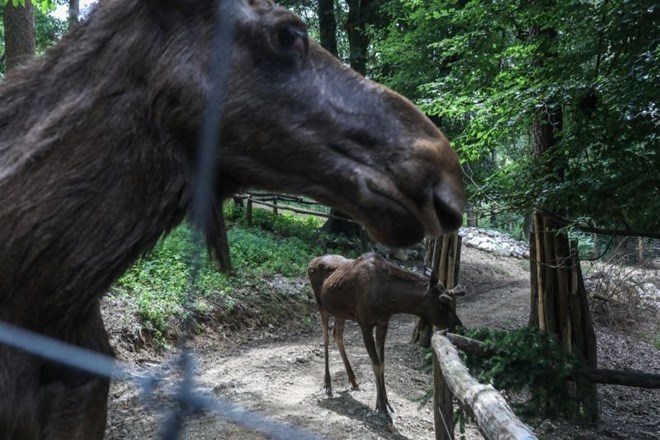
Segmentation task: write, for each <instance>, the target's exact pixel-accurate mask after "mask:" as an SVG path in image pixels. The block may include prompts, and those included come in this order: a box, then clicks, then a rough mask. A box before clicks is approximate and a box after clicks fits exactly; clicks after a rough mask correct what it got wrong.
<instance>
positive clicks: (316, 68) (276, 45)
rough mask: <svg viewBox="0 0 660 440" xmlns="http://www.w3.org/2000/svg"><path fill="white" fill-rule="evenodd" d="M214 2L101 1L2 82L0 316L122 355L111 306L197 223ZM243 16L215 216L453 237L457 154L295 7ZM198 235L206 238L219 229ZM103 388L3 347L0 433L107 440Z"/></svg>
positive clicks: (401, 238) (242, 5) (256, 3)
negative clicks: (305, 208)
mask: <svg viewBox="0 0 660 440" xmlns="http://www.w3.org/2000/svg"><path fill="white" fill-rule="evenodd" d="M217 3H218V2H217V1H216V0H101V1H100V2H99V3H98V4H97V6H96V7H95V9H94V10H93V11H92V12H91V14H90V15H89V17H88V18H87V19H86V20H85V21H83V22H82V23H81V24H80V25H78V26H76V27H75V28H74V29H73V30H72V31H71V32H70V33H68V34H67V35H65V36H64V37H63V38H62V40H61V41H60V42H59V43H58V44H57V45H56V46H54V47H53V48H51V49H50V50H49V51H48V52H47V53H46V54H45V55H43V56H41V57H39V58H38V59H36V60H34V61H32V62H30V63H28V64H26V65H24V66H21V67H19V68H16V69H14V70H13V71H11V72H9V73H8V74H7V75H6V77H5V78H4V79H3V80H2V82H1V83H0V200H1V203H0V320H2V321H4V322H7V323H8V324H10V325H14V326H18V327H21V328H24V329H27V330H29V331H32V332H36V333H40V334H43V335H46V336H49V337H52V338H55V339H58V340H61V341H64V342H67V343H70V344H74V345H77V346H79V347H82V348H84V349H89V350H93V351H96V352H99V353H102V354H107V355H112V354H113V350H112V347H111V346H110V343H109V338H108V335H107V333H106V331H105V328H104V326H103V322H102V319H101V314H100V300H101V297H102V295H103V294H104V293H105V292H106V291H107V290H108V289H109V288H110V286H111V284H112V283H113V281H114V280H116V279H117V278H118V277H119V276H120V275H121V274H122V273H123V272H124V271H126V270H127V268H128V267H129V266H130V265H131V264H132V263H133V262H134V261H135V260H136V259H137V258H139V257H140V256H141V255H143V254H144V253H145V252H147V251H148V250H149V249H151V248H152V247H153V246H154V245H155V243H156V242H157V241H158V240H159V238H161V237H162V236H164V235H166V234H167V233H168V232H169V231H170V230H171V229H172V228H173V227H175V226H176V225H177V224H179V223H180V222H182V221H183V220H184V218H185V217H186V216H187V215H188V214H189V213H190V209H191V203H192V202H191V200H192V197H193V193H194V190H193V188H194V187H195V183H196V178H197V177H196V172H195V161H196V157H197V151H198V143H199V140H200V137H201V135H200V132H201V128H202V127H201V125H202V121H203V120H204V115H206V114H208V113H207V107H208V105H209V96H210V95H211V87H212V85H213V84H214V81H213V78H211V77H210V73H209V72H210V71H212V69H211V66H212V58H213V56H212V55H213V54H214V53H217V52H216V51H217V50H218V47H216V44H217V43H216V38H215V37H214V36H215V35H216V33H217V32H219V29H218V27H219V25H218V21H217V20H216V17H217V16H218V13H217V11H218V9H217V7H218V5H217ZM232 4H233V5H234V6H232V9H230V10H229V11H230V12H227V13H226V14H229V15H223V17H228V16H230V18H231V20H232V21H231V23H233V26H232V28H233V33H232V34H231V35H232V36H231V37H230V38H229V39H228V40H227V41H226V43H227V44H231V50H230V51H228V53H229V55H228V56H229V57H230V60H229V62H228V63H227V65H228V66H230V69H229V71H228V74H227V80H226V90H227V93H226V94H225V96H224V98H223V100H222V102H221V106H222V111H223V112H222V118H221V121H218V122H217V124H218V128H219V132H220V133H221V136H220V139H219V141H218V145H217V146H216V149H218V151H219V154H217V155H216V159H215V160H214V161H213V163H212V165H213V168H214V170H215V172H216V175H217V178H216V180H215V182H214V184H213V185H214V186H213V192H212V194H211V195H210V196H209V200H208V202H209V203H212V204H213V206H214V207H215V208H216V209H215V216H217V215H218V214H217V212H218V211H219V209H218V208H219V207H220V206H221V204H222V201H223V200H224V199H225V198H227V197H229V196H231V194H233V193H234V192H236V191H237V190H239V189H241V188H246V187H250V188H262V189H265V190H274V191H281V192H289V193H295V194H300V195H307V196H310V197H313V198H315V199H316V200H318V201H320V202H323V203H326V204H328V205H330V206H333V207H335V208H337V209H340V210H342V211H344V212H346V213H348V214H349V215H350V216H352V217H353V218H354V219H356V220H357V221H359V222H361V223H362V224H363V225H364V226H365V228H366V230H367V231H368V233H369V234H370V235H371V237H373V238H374V239H375V240H377V241H380V242H383V243H386V244H389V245H393V246H401V245H405V244H409V243H412V242H415V241H417V240H419V239H420V238H421V237H423V236H424V235H429V236H435V235H438V234H440V233H443V232H446V231H453V230H455V229H456V228H457V227H458V226H459V225H460V222H461V217H462V208H463V186H462V182H461V175H460V167H459V164H458V160H457V156H456V154H455V152H454V151H453V150H452V149H451V147H450V145H449V143H448V141H447V139H446V138H445V137H444V136H443V135H442V134H441V133H440V131H439V130H438V129H437V128H436V127H435V126H434V125H433V124H432V123H431V122H430V121H429V119H427V118H426V117H425V116H424V115H423V114H422V113H421V112H420V111H418V110H417V109H416V108H415V107H414V105H413V104H411V103H410V102H409V101H407V100H406V99H405V98H403V97H401V96H400V95H398V94H396V93H395V92H393V91H391V90H389V89H387V88H385V87H383V86H381V85H378V84H376V83H374V82H371V81H369V80H367V79H365V78H364V77H362V76H360V75H359V74H357V73H355V72H354V71H352V70H351V69H350V68H348V67H346V66H345V65H343V64H342V63H341V62H340V61H338V60H337V59H335V58H334V57H333V56H332V55H330V54H329V53H328V52H326V51H325V50H323V49H322V48H321V47H320V46H318V45H317V44H316V43H314V42H313V41H311V40H309V39H308V37H307V32H306V27H305V25H304V24H303V23H302V21H301V20H300V19H299V18H297V17H296V16H295V15H293V14H291V13H290V12H288V11H287V10H286V9H284V8H282V7H278V6H276V5H274V4H273V3H272V2H271V1H269V0H236V1H235V2H233V3H232ZM223 11H224V9H223ZM223 13H224V12H223ZM203 224H205V225H206V224H208V225H210V230H209V231H207V237H213V236H214V231H213V228H216V227H218V226H217V225H218V222H214V221H209V222H203ZM108 389H109V380H108V379H107V378H103V377H97V376H94V375H90V374H87V373H86V372H84V371H81V370H79V369H75V368H69V367H66V366H63V365H60V364H57V363H54V362H50V361H46V360H44V359H41V358H39V357H37V356H33V355H30V354H28V353H26V352H23V351H21V350H18V349H13V348H9V347H7V346H3V345H0V438H2V439H20V440H31V439H63V438H66V439H100V438H102V437H103V435H104V430H105V424H106V415H107V397H108Z"/></svg>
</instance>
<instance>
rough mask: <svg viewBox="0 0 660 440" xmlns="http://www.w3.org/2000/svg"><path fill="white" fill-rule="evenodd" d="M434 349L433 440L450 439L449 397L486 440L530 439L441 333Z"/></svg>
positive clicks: (435, 337) (499, 397) (528, 432)
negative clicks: (454, 399)
mask: <svg viewBox="0 0 660 440" xmlns="http://www.w3.org/2000/svg"><path fill="white" fill-rule="evenodd" d="M431 346H432V347H433V366H434V368H433V370H434V371H433V403H434V405H433V414H434V419H435V433H436V440H449V439H452V440H453V428H450V426H451V420H452V412H453V411H452V409H451V405H452V403H451V402H452V397H451V396H452V395H453V396H455V397H456V399H458V401H459V403H460V404H461V407H463V409H464V410H465V411H466V412H467V413H468V414H469V415H470V416H472V417H473V418H474V419H475V421H476V422H477V426H478V427H479V431H481V433H482V434H483V436H484V437H485V438H486V439H488V440H533V439H536V438H537V437H536V436H535V435H534V433H533V432H532V430H531V429H530V428H529V427H528V426H527V425H525V424H524V423H523V422H521V421H520V419H518V417H516V415H515V414H514V413H513V411H512V410H511V407H510V406H509V404H508V403H506V400H504V398H503V397H502V395H501V394H500V393H498V392H497V390H496V389H495V388H493V387H492V386H491V385H484V384H481V383H479V382H478V381H477V380H476V379H475V378H473V377H472V376H471V375H470V373H469V372H468V369H467V368H466V367H465V365H463V362H462V361H461V358H460V357H459V356H458V352H457V351H456V348H454V346H453V345H452V343H451V342H450V341H449V339H447V337H446V336H444V335H443V334H441V333H440V332H436V333H435V334H434V335H433V338H432V339H431Z"/></svg>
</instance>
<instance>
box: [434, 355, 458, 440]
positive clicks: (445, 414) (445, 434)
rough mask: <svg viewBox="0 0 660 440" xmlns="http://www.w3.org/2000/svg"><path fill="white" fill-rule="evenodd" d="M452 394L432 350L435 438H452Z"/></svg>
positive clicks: (444, 439)
mask: <svg viewBox="0 0 660 440" xmlns="http://www.w3.org/2000/svg"><path fill="white" fill-rule="evenodd" d="M452 399H453V397H452V395H451V390H450V389H449V386H448V385H447V382H446V381H445V378H444V376H443V374H442V368H440V364H439V363H438V355H437V354H436V353H435V350H434V351H433V422H434V424H435V440H454V407H453V403H452Z"/></svg>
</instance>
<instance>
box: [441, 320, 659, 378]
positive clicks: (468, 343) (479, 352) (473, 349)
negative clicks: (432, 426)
mask: <svg viewBox="0 0 660 440" xmlns="http://www.w3.org/2000/svg"><path fill="white" fill-rule="evenodd" d="M447 339H449V341H450V342H451V343H452V344H454V345H455V346H456V347H457V348H459V349H460V350H463V351H465V352H467V353H471V354H474V355H476V356H480V357H489V356H493V355H494V354H496V352H497V350H493V349H492V348H490V347H488V346H487V345H486V344H484V343H483V342H481V341H478V340H476V339H472V338H468V337H465V336H461V335H457V334H454V333H447ZM578 375H583V377H584V378H585V379H587V380H588V381H590V382H594V383H600V384H604V385H623V386H628V387H637V388H660V374H655V373H645V372H642V371H634V370H608V369H600V368H597V369H584V370H582V371H579V372H575V375H574V376H578Z"/></svg>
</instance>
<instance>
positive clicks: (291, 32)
mask: <svg viewBox="0 0 660 440" xmlns="http://www.w3.org/2000/svg"><path fill="white" fill-rule="evenodd" d="M300 32H302V31H301V30H300V29H294V28H291V27H285V28H282V29H280V31H279V32H278V33H277V42H278V43H280V47H283V48H287V47H291V46H293V45H294V44H295V42H296V39H297V38H298V37H299V36H300V35H299V33H300Z"/></svg>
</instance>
